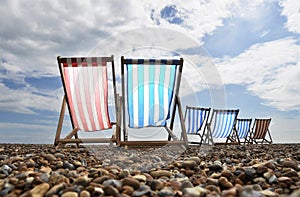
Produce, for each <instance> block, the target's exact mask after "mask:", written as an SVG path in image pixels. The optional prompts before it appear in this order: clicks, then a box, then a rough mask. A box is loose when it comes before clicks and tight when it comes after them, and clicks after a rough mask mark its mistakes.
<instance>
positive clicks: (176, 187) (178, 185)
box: [170, 180, 182, 191]
mask: <svg viewBox="0 0 300 197" xmlns="http://www.w3.org/2000/svg"><path fill="white" fill-rule="evenodd" d="M170 186H171V188H172V189H173V190H174V191H180V190H182V189H181V186H182V183H181V182H180V181H176V180H172V181H170Z"/></svg>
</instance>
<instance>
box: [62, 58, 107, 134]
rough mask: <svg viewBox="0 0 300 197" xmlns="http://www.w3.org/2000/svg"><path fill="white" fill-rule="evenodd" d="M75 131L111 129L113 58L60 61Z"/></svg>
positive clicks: (65, 59) (67, 59)
mask: <svg viewBox="0 0 300 197" xmlns="http://www.w3.org/2000/svg"><path fill="white" fill-rule="evenodd" d="M57 61H58V66H59V69H60V73H61V78H62V82H63V86H64V90H65V94H66V98H67V104H68V109H69V113H70V117H71V122H72V126H73V128H78V129H79V130H82V131H96V130H103V129H109V128H111V127H112V124H111V121H110V117H109V112H108V78H107V63H108V62H111V64H112V66H113V56H112V57H57Z"/></svg>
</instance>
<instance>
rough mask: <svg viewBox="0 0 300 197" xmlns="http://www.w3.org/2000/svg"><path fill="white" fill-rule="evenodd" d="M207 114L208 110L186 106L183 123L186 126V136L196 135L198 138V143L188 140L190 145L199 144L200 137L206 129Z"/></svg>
mask: <svg viewBox="0 0 300 197" xmlns="http://www.w3.org/2000/svg"><path fill="white" fill-rule="evenodd" d="M209 113H210V108H200V107H191V106H186V108H185V115H184V121H185V123H186V124H187V127H186V129H187V135H198V136H199V137H200V140H199V142H195V141H193V140H192V139H191V140H189V143H190V144H200V141H201V135H202V133H203V131H204V130H205V128H206V124H207V121H208V117H209Z"/></svg>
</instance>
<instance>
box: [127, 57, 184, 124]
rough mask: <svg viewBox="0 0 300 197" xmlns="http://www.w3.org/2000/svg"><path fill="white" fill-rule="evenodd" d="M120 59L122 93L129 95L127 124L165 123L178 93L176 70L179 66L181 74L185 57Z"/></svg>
mask: <svg viewBox="0 0 300 197" xmlns="http://www.w3.org/2000/svg"><path fill="white" fill-rule="evenodd" d="M121 62H122V63H121V64H122V67H121V72H122V73H121V74H122V76H123V77H122V94H123V96H124V95H125V96H126V99H127V111H128V117H129V125H128V126H129V127H130V128H142V127H149V126H158V127H160V126H165V125H166V121H167V120H168V119H169V118H170V109H171V103H172V100H173V95H174V94H178V90H179V88H178V87H179V83H180V75H179V74H177V70H178V67H179V70H180V72H179V73H180V74H181V70H182V65H183V59H125V58H124V57H122V58H121ZM124 77H126V85H125V80H124ZM175 85H176V86H175ZM125 86H126V88H125ZM125 89H126V93H125ZM124 107H125V106H124ZM124 111H125V108H124Z"/></svg>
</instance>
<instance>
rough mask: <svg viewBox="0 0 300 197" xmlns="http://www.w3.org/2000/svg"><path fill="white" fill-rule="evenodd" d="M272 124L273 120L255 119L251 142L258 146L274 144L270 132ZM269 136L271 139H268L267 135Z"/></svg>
mask: <svg viewBox="0 0 300 197" xmlns="http://www.w3.org/2000/svg"><path fill="white" fill-rule="evenodd" d="M270 123H271V118H268V119H255V120H254V125H253V128H252V133H251V136H250V140H251V142H252V143H255V144H258V143H261V144H263V143H269V144H271V143H273V140H272V137H271V133H270V130H269V127H270ZM267 133H268V135H269V139H266V135H267Z"/></svg>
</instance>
